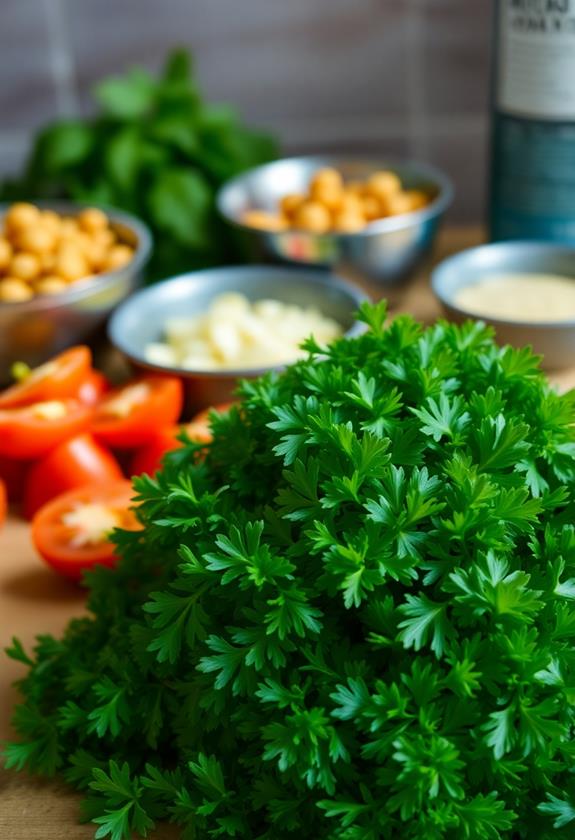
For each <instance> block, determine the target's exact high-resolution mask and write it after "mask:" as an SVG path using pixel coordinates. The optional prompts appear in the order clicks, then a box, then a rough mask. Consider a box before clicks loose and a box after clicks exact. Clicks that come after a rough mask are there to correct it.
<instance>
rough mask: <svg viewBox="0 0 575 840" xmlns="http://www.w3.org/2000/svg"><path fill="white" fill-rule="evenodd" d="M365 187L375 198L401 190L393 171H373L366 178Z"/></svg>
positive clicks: (385, 196)
mask: <svg viewBox="0 0 575 840" xmlns="http://www.w3.org/2000/svg"><path fill="white" fill-rule="evenodd" d="M366 188H367V191H368V192H369V193H370V195H374V196H375V197H376V198H380V199H381V198H388V197H389V196H391V195H395V194H396V193H398V192H399V191H400V190H401V181H400V179H399V178H398V176H397V175H396V174H395V172H387V171H382V172H374V173H373V175H370V176H369V178H368V179H367V184H366Z"/></svg>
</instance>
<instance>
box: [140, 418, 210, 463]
mask: <svg viewBox="0 0 575 840" xmlns="http://www.w3.org/2000/svg"><path fill="white" fill-rule="evenodd" d="M183 431H185V432H186V434H187V435H188V437H189V438H190V439H191V440H193V441H197V442H198V443H209V442H210V441H211V439H212V435H211V433H210V431H209V429H207V428H206V427H205V426H204V425H202V424H199V423H194V422H192V423H186V424H184V425H182V426H170V427H168V428H166V429H160V430H159V431H157V432H156V434H155V435H154V437H153V438H151V439H150V440H149V441H148V443H146V444H145V445H144V446H142V448H141V449H138V451H137V452H136V453H135V455H134V460H133V461H132V466H131V470H130V474H131V475H141V474H142V473H147V474H148V475H154V473H155V472H157V471H158V470H159V469H160V468H161V466H162V461H163V458H164V455H165V454H166V453H167V452H171V450H172V449H177V448H178V447H180V446H183V443H182V441H181V440H178V439H177V437H176V436H177V435H179V434H181V433H182V432H183Z"/></svg>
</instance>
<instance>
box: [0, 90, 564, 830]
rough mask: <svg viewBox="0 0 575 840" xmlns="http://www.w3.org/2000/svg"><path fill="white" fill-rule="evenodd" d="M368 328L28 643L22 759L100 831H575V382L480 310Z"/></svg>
mask: <svg viewBox="0 0 575 840" xmlns="http://www.w3.org/2000/svg"><path fill="white" fill-rule="evenodd" d="M120 93H121V92H120V91H116V93H115V96H117V101H116V105H115V107H117V108H121V107H123V106H122V96H121V95H120ZM144 94H145V86H144V85H143V82H142V97H144ZM362 317H363V318H364V320H365V321H366V322H367V323H368V324H369V325H370V327H371V330H370V331H368V332H367V333H366V334H364V335H363V336H361V337H359V338H357V339H354V340H353V341H347V340H340V341H337V342H335V343H334V344H333V345H332V346H331V347H329V348H327V350H326V349H325V348H320V347H316V346H315V343H314V342H313V341H309V342H307V347H308V349H309V358H308V359H306V360H303V361H301V362H298V363H297V364H295V365H293V366H292V367H290V368H289V369H288V370H287V371H286V372H285V373H283V374H281V375H269V376H266V377H264V378H262V379H259V380H257V381H253V382H245V383H244V384H243V385H242V387H241V392H242V396H243V402H242V404H241V408H239V409H234V410H232V411H231V412H230V414H229V415H224V416H218V417H215V418H214V421H213V423H214V441H213V443H212V444H211V446H210V447H209V452H208V455H207V457H206V459H205V460H204V461H202V460H201V455H200V453H199V451H198V447H195V446H194V445H193V444H190V443H188V445H187V447H186V448H185V449H182V450H179V451H177V452H175V453H172V454H170V455H168V457H167V460H166V464H165V468H164V470H163V471H162V472H161V473H160V474H159V475H158V476H157V477H156V478H155V479H150V478H149V477H142V478H140V479H137V480H136V481H135V486H136V491H137V493H138V496H139V498H140V500H141V506H140V508H139V516H140V517H141V519H142V521H143V523H144V525H145V528H144V530H143V531H142V532H130V533H124V532H118V534H117V542H118V546H119V552H120V553H121V555H122V561H121V563H120V564H119V566H118V568H117V569H116V570H115V571H110V570H106V569H103V568H102V569H97V570H95V571H94V572H93V573H92V574H91V575H90V576H89V588H90V595H89V606H90V609H91V615H90V617H89V618H87V619H83V620H80V621H74V622H72V623H71V624H70V626H69V628H68V630H67V631H66V634H65V636H64V638H63V639H62V640H61V641H57V640H54V639H51V638H50V637H41V638H40V639H39V640H38V645H37V647H36V649H35V651H34V652H33V653H28V652H25V651H24V650H23V649H22V647H21V645H20V644H19V643H18V642H16V641H15V642H14V644H13V645H12V647H11V649H10V651H9V653H10V655H12V656H13V657H14V658H15V659H17V660H18V661H20V662H22V663H23V664H24V665H26V666H27V667H28V669H29V670H28V673H27V675H26V676H25V677H24V679H23V680H22V681H21V683H20V688H21V690H22V693H23V695H24V700H23V702H22V704H21V705H19V706H18V708H17V709H16V712H15V717H14V723H15V726H16V729H17V731H18V732H19V734H20V736H21V741H20V742H19V743H14V744H9V745H8V746H7V748H6V758H7V762H8V765H9V766H12V767H15V768H17V769H20V768H22V767H24V766H28V767H29V768H30V769H32V770H34V771H37V772H43V773H48V774H51V773H54V772H62V773H63V774H64V776H65V778H66V779H67V780H68V781H69V782H70V783H71V784H73V785H75V786H76V787H77V788H79V789H81V790H83V791H84V792H85V793H86V795H87V801H86V812H85V813H86V816H88V817H89V818H91V819H92V820H93V821H94V823H95V825H96V826H97V834H96V836H97V837H111V838H113V840H120V838H127V837H129V836H130V834H131V832H136V833H138V834H139V835H141V836H146V834H147V833H148V832H149V831H151V830H152V828H153V826H154V825H156V824H157V823H158V822H159V821H162V820H168V821H170V822H173V823H176V824H177V825H179V826H180V827H181V830H182V836H183V837H187V838H204V837H205V838H209V837H214V838H217V837H236V838H246V840H247V838H258V840H278V838H282V840H283V838H286V840H287V838H290V837H294V838H295V837H298V838H312V837H313V838H325V840H380V838H381V839H382V840H389V839H390V838H396V837H401V838H405V840H439V839H440V838H447V840H455V838H457V840H460V838H465V840H503V838H505V840H512V838H529V840H551V839H552V838H559V840H561V838H564V840H567V838H572V837H573V834H574V832H575V749H574V747H573V735H574V724H575V653H574V648H573V641H574V640H575V528H574V525H573V514H574V511H575V497H574V488H575V459H573V457H572V454H569V453H572V451H573V447H574V444H575V431H574V424H573V420H574V403H575V397H574V394H573V393H569V394H567V395H564V396H559V395H557V394H556V393H555V392H554V391H553V389H552V388H551V387H550V386H549V384H548V383H547V381H546V379H545V377H544V376H543V374H542V373H540V371H539V370H538V368H537V364H536V360H535V359H534V357H532V356H531V355H530V354H529V353H528V352H527V351H525V350H521V351H516V350H511V349H509V348H506V349H499V348H497V347H496V346H495V344H494V343H493V341H492V338H491V334H490V332H489V331H488V330H486V329H485V328H483V327H481V326H478V325H477V324H466V325H464V326H454V325H448V324H445V323H438V324H437V325H436V326H434V327H432V328H430V329H428V330H423V329H422V328H421V327H420V326H419V325H417V324H416V323H415V322H413V321H412V320H411V319H409V318H401V319H398V320H396V321H394V322H393V323H391V324H390V325H389V326H385V309H384V307H383V306H382V305H379V306H377V307H373V308H368V307H364V308H363V309H362Z"/></svg>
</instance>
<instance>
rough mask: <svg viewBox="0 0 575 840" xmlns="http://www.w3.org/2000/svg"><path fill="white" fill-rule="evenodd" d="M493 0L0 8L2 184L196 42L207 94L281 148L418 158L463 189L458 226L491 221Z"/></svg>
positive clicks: (209, 1) (32, 1) (124, 1)
mask: <svg viewBox="0 0 575 840" xmlns="http://www.w3.org/2000/svg"><path fill="white" fill-rule="evenodd" d="M489 5H490V4H487V3H486V2H485V0H465V2H463V0H353V2H351V0H289V3H288V2H287V0H284V2H281V3H279V2H276V3H274V2H271V0H0V79H1V80H2V81H1V82H0V114H1V116H0V177H1V176H3V175H5V174H9V173H15V172H17V171H19V169H20V167H21V165H22V163H23V161H24V160H25V158H26V154H27V151H28V148H29V144H30V142H31V139H32V138H33V136H34V134H35V132H36V131H37V129H38V128H40V127H41V126H42V125H44V124H45V123H46V122H48V121H50V120H53V119H54V118H56V117H63V116H69V115H74V114H86V113H90V109H91V96H90V90H91V88H92V86H93V85H94V83H95V82H96V81H98V80H99V79H101V78H102V77H104V76H107V75H109V74H111V73H120V72H123V71H125V70H126V69H127V68H128V67H130V66H133V65H135V64H136V65H141V66H145V67H148V68H149V69H151V70H153V71H156V70H157V69H158V68H159V67H160V66H161V64H162V62H163V60H164V59H165V57H166V54H167V53H168V52H169V50H170V49H171V48H173V47H174V46H178V45H183V46H186V47H188V48H189V49H190V50H191V51H192V53H193V55H194V58H195V64H196V69H197V75H198V77H199V81H200V85H201V88H202V91H203V92H204V94H205V95H206V97H207V98H208V99H210V100H211V101H214V102H216V101H223V102H229V103H231V104H233V105H234V106H235V107H236V108H237V109H238V111H239V113H240V114H241V116H242V117H243V118H244V119H245V120H246V121H247V122H248V124H253V125H254V126H259V127H262V128H267V129H270V130H272V131H273V132H274V133H276V134H277V136H278V137H279V139H280V141H281V145H282V150H283V152H285V153H294V154H297V153H307V152H314V151H333V152H344V153H346V152H373V153H377V154H390V155H391V154H397V155H409V156H412V157H415V158H420V159H424V160H427V161H429V162H432V163H435V164H437V165H438V166H440V167H442V168H443V169H445V170H446V171H447V172H448V173H449V174H450V175H451V176H452V177H453V179H454V180H455V184H456V187H457V197H456V201H455V203H454V205H453V207H452V209H451V211H450V216H451V218H452V219H453V220H457V221H459V222H473V221H479V220H481V219H482V217H483V212H484V206H483V204H484V184H485V180H486V178H485V167H486V137H487V100H488V41H489V30H490V15H489Z"/></svg>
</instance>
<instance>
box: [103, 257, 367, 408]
mask: <svg viewBox="0 0 575 840" xmlns="http://www.w3.org/2000/svg"><path fill="white" fill-rule="evenodd" d="M230 291H234V292H240V293H241V294H243V295H245V296H246V297H247V298H248V299H249V300H252V301H255V300H261V299H262V298H272V299H275V300H279V301H282V302H284V303H290V304H297V305H298V306H302V307H306V306H314V307H316V308H317V309H318V310H319V311H320V312H322V313H323V314H324V315H326V316H328V317H330V318H333V319H334V320H335V321H337V322H338V323H340V324H341V326H342V328H343V330H344V332H345V334H346V335H347V336H349V337H351V336H354V335H359V334H360V333H361V332H363V329H364V327H363V324H361V323H359V322H357V321H356V320H355V315H354V313H355V311H356V310H357V308H358V307H359V305H360V303H362V301H364V300H367V299H368V298H367V296H366V295H365V294H364V293H363V292H362V291H361V290H360V289H358V288H357V287H355V286H353V285H352V284H350V283H348V282H346V281H345V280H341V279H340V278H339V277H334V276H333V275H330V274H328V273H327V272H321V271H313V270H307V271H306V270H303V269H294V268H286V267H283V268H282V267H274V266H241V267H237V268H214V269H206V270H205V271H192V272H189V273H188V274H181V275H180V276H178V277H174V278H173V279H171V280H166V281H164V282H163V283H159V284H157V285H155V286H150V287H149V288H147V289H142V290H141V291H139V292H136V294H134V295H132V296H131V297H130V298H129V299H128V300H127V301H125V302H124V303H123V304H122V305H121V306H119V307H118V309H117V310H116V311H115V312H114V314H113V315H112V317H111V318H110V322H109V324H108V334H109V337H110V339H111V341H112V343H113V344H114V345H115V346H116V347H117V348H118V349H119V350H120V351H121V352H122V353H124V355H125V356H127V357H128V359H129V360H130V361H131V362H132V364H133V365H134V367H135V368H136V369H139V370H151V371H156V372H160V373H170V374H176V375H177V376H180V377H181V379H182V381H183V383H184V389H185V394H186V410H187V412H188V413H190V412H193V411H197V410H199V409H201V408H205V407H206V406H210V405H216V404H217V403H221V402H226V401H227V400H229V399H230V397H231V395H232V393H233V391H234V389H235V387H236V385H237V381H238V379H239V378H253V377H255V376H259V375H261V374H262V373H265V372H266V371H268V370H270V369H272V368H269V367H262V368H259V369H257V370H256V369H253V368H250V369H237V370H225V371H201V370H187V369H184V368H173V367H163V366H160V365H156V364H150V362H148V361H147V360H146V357H145V348H146V345H148V344H149V343H150V342H153V341H159V340H161V339H162V337H163V328H164V324H165V323H166V321H167V320H169V319H170V318H174V317H186V316H190V315H192V316H193V315H199V314H201V313H203V312H205V311H206V310H207V309H208V307H209V306H210V303H211V302H212V300H213V299H214V298H216V297H217V296H218V295H221V294H222V293H224V292H230Z"/></svg>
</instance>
